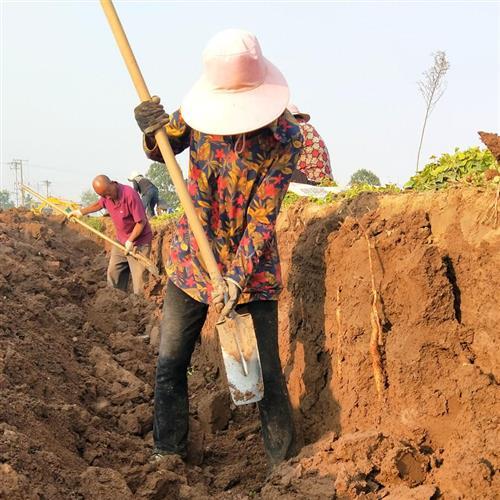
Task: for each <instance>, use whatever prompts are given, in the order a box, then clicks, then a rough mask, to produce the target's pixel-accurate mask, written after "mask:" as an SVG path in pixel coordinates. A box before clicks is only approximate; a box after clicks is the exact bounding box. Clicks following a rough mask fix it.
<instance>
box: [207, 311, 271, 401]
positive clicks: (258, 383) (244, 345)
mask: <svg viewBox="0 0 500 500" xmlns="http://www.w3.org/2000/svg"><path fill="white" fill-rule="evenodd" d="M216 328H217V333H218V334H219V342H220V345H221V349H222V358H223V359H224V366H225V368H226V376H227V381H228V383H229V391H230V393H231V398H232V399H233V402H234V404H235V405H237V406H240V405H246V404H249V403H255V402H257V401H260V400H261V399H262V398H263V397H264V382H263V380H262V369H261V366H260V358H259V349H258V347H257V338H256V337H255V330H254V326H253V321H252V316H251V315H250V314H238V313H233V315H232V317H231V318H229V317H226V318H225V319H223V320H222V321H220V322H218V323H217V324H216Z"/></svg>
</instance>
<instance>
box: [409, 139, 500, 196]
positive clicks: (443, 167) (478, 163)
mask: <svg viewBox="0 0 500 500" xmlns="http://www.w3.org/2000/svg"><path fill="white" fill-rule="evenodd" d="M431 160H433V161H431V162H430V163H428V164H427V165H426V166H425V167H424V168H423V170H421V171H420V172H419V173H418V174H416V175H414V176H413V177H412V178H411V179H410V180H409V181H408V182H407V183H406V184H405V188H408V189H415V190H416V191H424V190H426V189H441V188H444V187H446V186H449V185H450V184H453V183H459V182H462V183H470V184H474V185H479V184H483V183H484V182H485V177H484V175H483V174H484V172H485V171H486V170H489V169H495V168H496V161H495V158H494V157H493V155H492V154H491V153H490V151H488V150H487V149H480V148H479V147H472V148H469V149H467V150H465V151H460V149H459V148H455V153H454V154H448V153H445V154H443V155H441V156H440V157H439V158H436V157H435V156H431Z"/></svg>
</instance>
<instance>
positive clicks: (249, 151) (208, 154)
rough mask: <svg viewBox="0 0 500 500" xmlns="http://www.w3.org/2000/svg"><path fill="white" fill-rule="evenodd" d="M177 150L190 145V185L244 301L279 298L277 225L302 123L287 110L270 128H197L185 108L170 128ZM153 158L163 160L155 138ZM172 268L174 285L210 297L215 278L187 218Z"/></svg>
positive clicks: (150, 153)
mask: <svg viewBox="0 0 500 500" xmlns="http://www.w3.org/2000/svg"><path fill="white" fill-rule="evenodd" d="M166 131H167V134H168V137H169V140H170V144H171V146H172V149H173V150H174V153H175V154H178V153H180V152H181V151H183V150H184V149H186V148H188V147H189V150H190V161H189V176H188V180H187V185H188V190H189V193H190V195H191V198H192V199H193V203H194V205H195V207H196V209H197V212H198V215H199V217H200V220H201V222H202V224H203V226H204V228H205V232H206V234H207V237H208V240H209V241H210V242H211V244H212V249H213V251H214V255H215V258H216V260H217V262H218V264H219V268H220V271H221V274H222V275H223V276H224V277H227V278H231V279H233V280H234V281H236V282H237V283H238V284H239V285H240V287H241V288H242V290H243V293H242V295H241V298H240V303H245V302H251V301H254V300H274V299H276V298H277V296H278V294H279V292H280V291H281V288H282V281H281V271H280V262H279V256H278V248H277V242H276V233H275V224H276V218H277V215H278V212H279V209H280V206H281V202H282V200H283V197H284V195H285V193H286V191H287V189H288V184H289V182H290V178H291V175H292V171H293V170H294V168H295V167H296V163H297V160H298V157H299V154H300V151H301V148H302V135H301V132H300V128H299V126H298V123H297V122H296V121H295V119H294V118H293V116H292V115H291V114H290V113H289V112H288V111H285V112H284V113H283V115H281V117H280V118H278V120H276V121H275V122H274V123H273V124H271V125H270V126H268V127H265V128H262V129H260V130H258V131H256V132H253V133H249V134H245V135H241V136H215V135H208V134H203V133H201V132H198V131H196V130H192V129H191V128H190V127H189V126H188V125H187V124H186V122H185V121H184V120H183V118H182V115H181V113H180V111H176V112H175V113H173V114H172V115H171V117H170V123H169V124H168V125H167V126H166ZM144 149H145V151H146V154H147V155H148V157H149V158H151V159H152V160H154V161H163V160H162V157H161V153H160V151H159V149H158V147H157V146H156V144H154V140H153V143H152V144H150V143H149V139H148V140H147V141H145V143H144ZM167 273H168V275H169V277H170V279H171V280H172V281H173V283H174V284H175V285H176V286H178V287H179V288H181V289H182V290H183V291H184V292H186V293H187V294H188V295H190V296H191V297H192V298H194V299H195V300H198V301H199V302H204V303H208V302H209V301H210V297H211V290H212V287H211V283H210V278H209V276H208V273H207V271H206V269H205V267H204V265H203V261H202V259H201V256H200V255H199V252H198V245H197V243H196V241H195V239H194V237H193V236H192V234H191V231H190V230H189V226H188V223H187V219H186V217H185V216H183V217H181V219H180V220H179V222H178V225H177V232H176V234H175V236H174V238H173V241H172V245H171V251H170V257H169V261H168V264H167Z"/></svg>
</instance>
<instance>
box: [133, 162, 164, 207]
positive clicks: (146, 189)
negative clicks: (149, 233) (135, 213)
mask: <svg viewBox="0 0 500 500" xmlns="http://www.w3.org/2000/svg"><path fill="white" fill-rule="evenodd" d="M128 180H129V181H130V182H131V183H132V186H133V188H134V190H135V191H137V192H138V193H139V194H140V195H141V200H142V204H143V205H144V208H145V210H146V215H147V216H148V217H154V216H155V209H156V205H158V201H159V194H158V188H157V187H156V186H155V185H154V184H153V183H152V182H151V181H150V180H149V179H148V178H147V177H144V176H143V175H142V174H140V173H139V172H137V171H136V170H134V171H133V172H131V173H130V175H129V176H128Z"/></svg>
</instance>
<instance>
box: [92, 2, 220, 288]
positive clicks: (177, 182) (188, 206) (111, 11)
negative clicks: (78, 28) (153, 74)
mask: <svg viewBox="0 0 500 500" xmlns="http://www.w3.org/2000/svg"><path fill="white" fill-rule="evenodd" d="M101 6H102V9H103V11H104V13H105V15H106V17H107V19H108V22H109V26H110V28H111V31H112V32H113V35H114V37H115V40H116V43H117V45H118V48H119V49H120V52H121V54H122V57H123V60H124V61H125V64H126V66H127V69H128V72H129V74H130V77H131V79H132V82H133V84H134V86H135V89H136V90H137V94H138V96H139V99H140V100H141V101H148V100H149V99H151V95H150V93H149V90H148V88H147V86H146V82H145V81H144V78H143V76H142V73H141V70H140V68H139V65H138V64H137V61H136V59H135V56H134V53H133V52H132V49H131V47H130V44H129V42H128V39H127V36H126V34H125V31H124V30H123V26H122V24H121V22H120V19H119V18H118V14H117V13H116V10H115V7H114V5H113V2H112V1H111V0H101ZM155 139H156V143H157V144H158V148H159V149H160V152H161V155H162V157H163V161H164V162H165V165H166V167H167V169H168V172H169V174H170V177H171V178H172V182H173V183H174V186H175V190H176V191H177V195H178V196H179V200H180V202H181V205H182V208H183V209H184V212H185V213H186V216H187V220H188V223H189V227H190V228H191V231H192V232H193V235H194V237H195V238H196V242H197V243H198V247H199V249H200V253H201V257H202V259H203V261H204V264H205V266H206V269H207V271H208V274H209V275H210V279H211V281H212V285H213V286H214V288H216V289H219V288H221V287H222V286H223V280H222V276H221V274H220V271H219V267H218V266H217V261H216V260H215V257H214V254H213V251H212V247H211V246H210V243H209V241H208V238H207V235H206V234H205V231H204V229H203V226H202V225H201V222H200V219H199V218H198V214H197V213H196V209H195V207H194V205H193V200H192V199H191V196H190V195H189V192H188V190H187V188H186V184H185V183H184V178H183V177H182V171H181V169H180V167H179V164H178V163H177V160H176V159H175V155H174V152H173V151H172V148H171V146H170V143H169V142H168V138H167V134H166V132H165V130H164V129H161V130H158V131H157V132H155Z"/></svg>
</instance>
